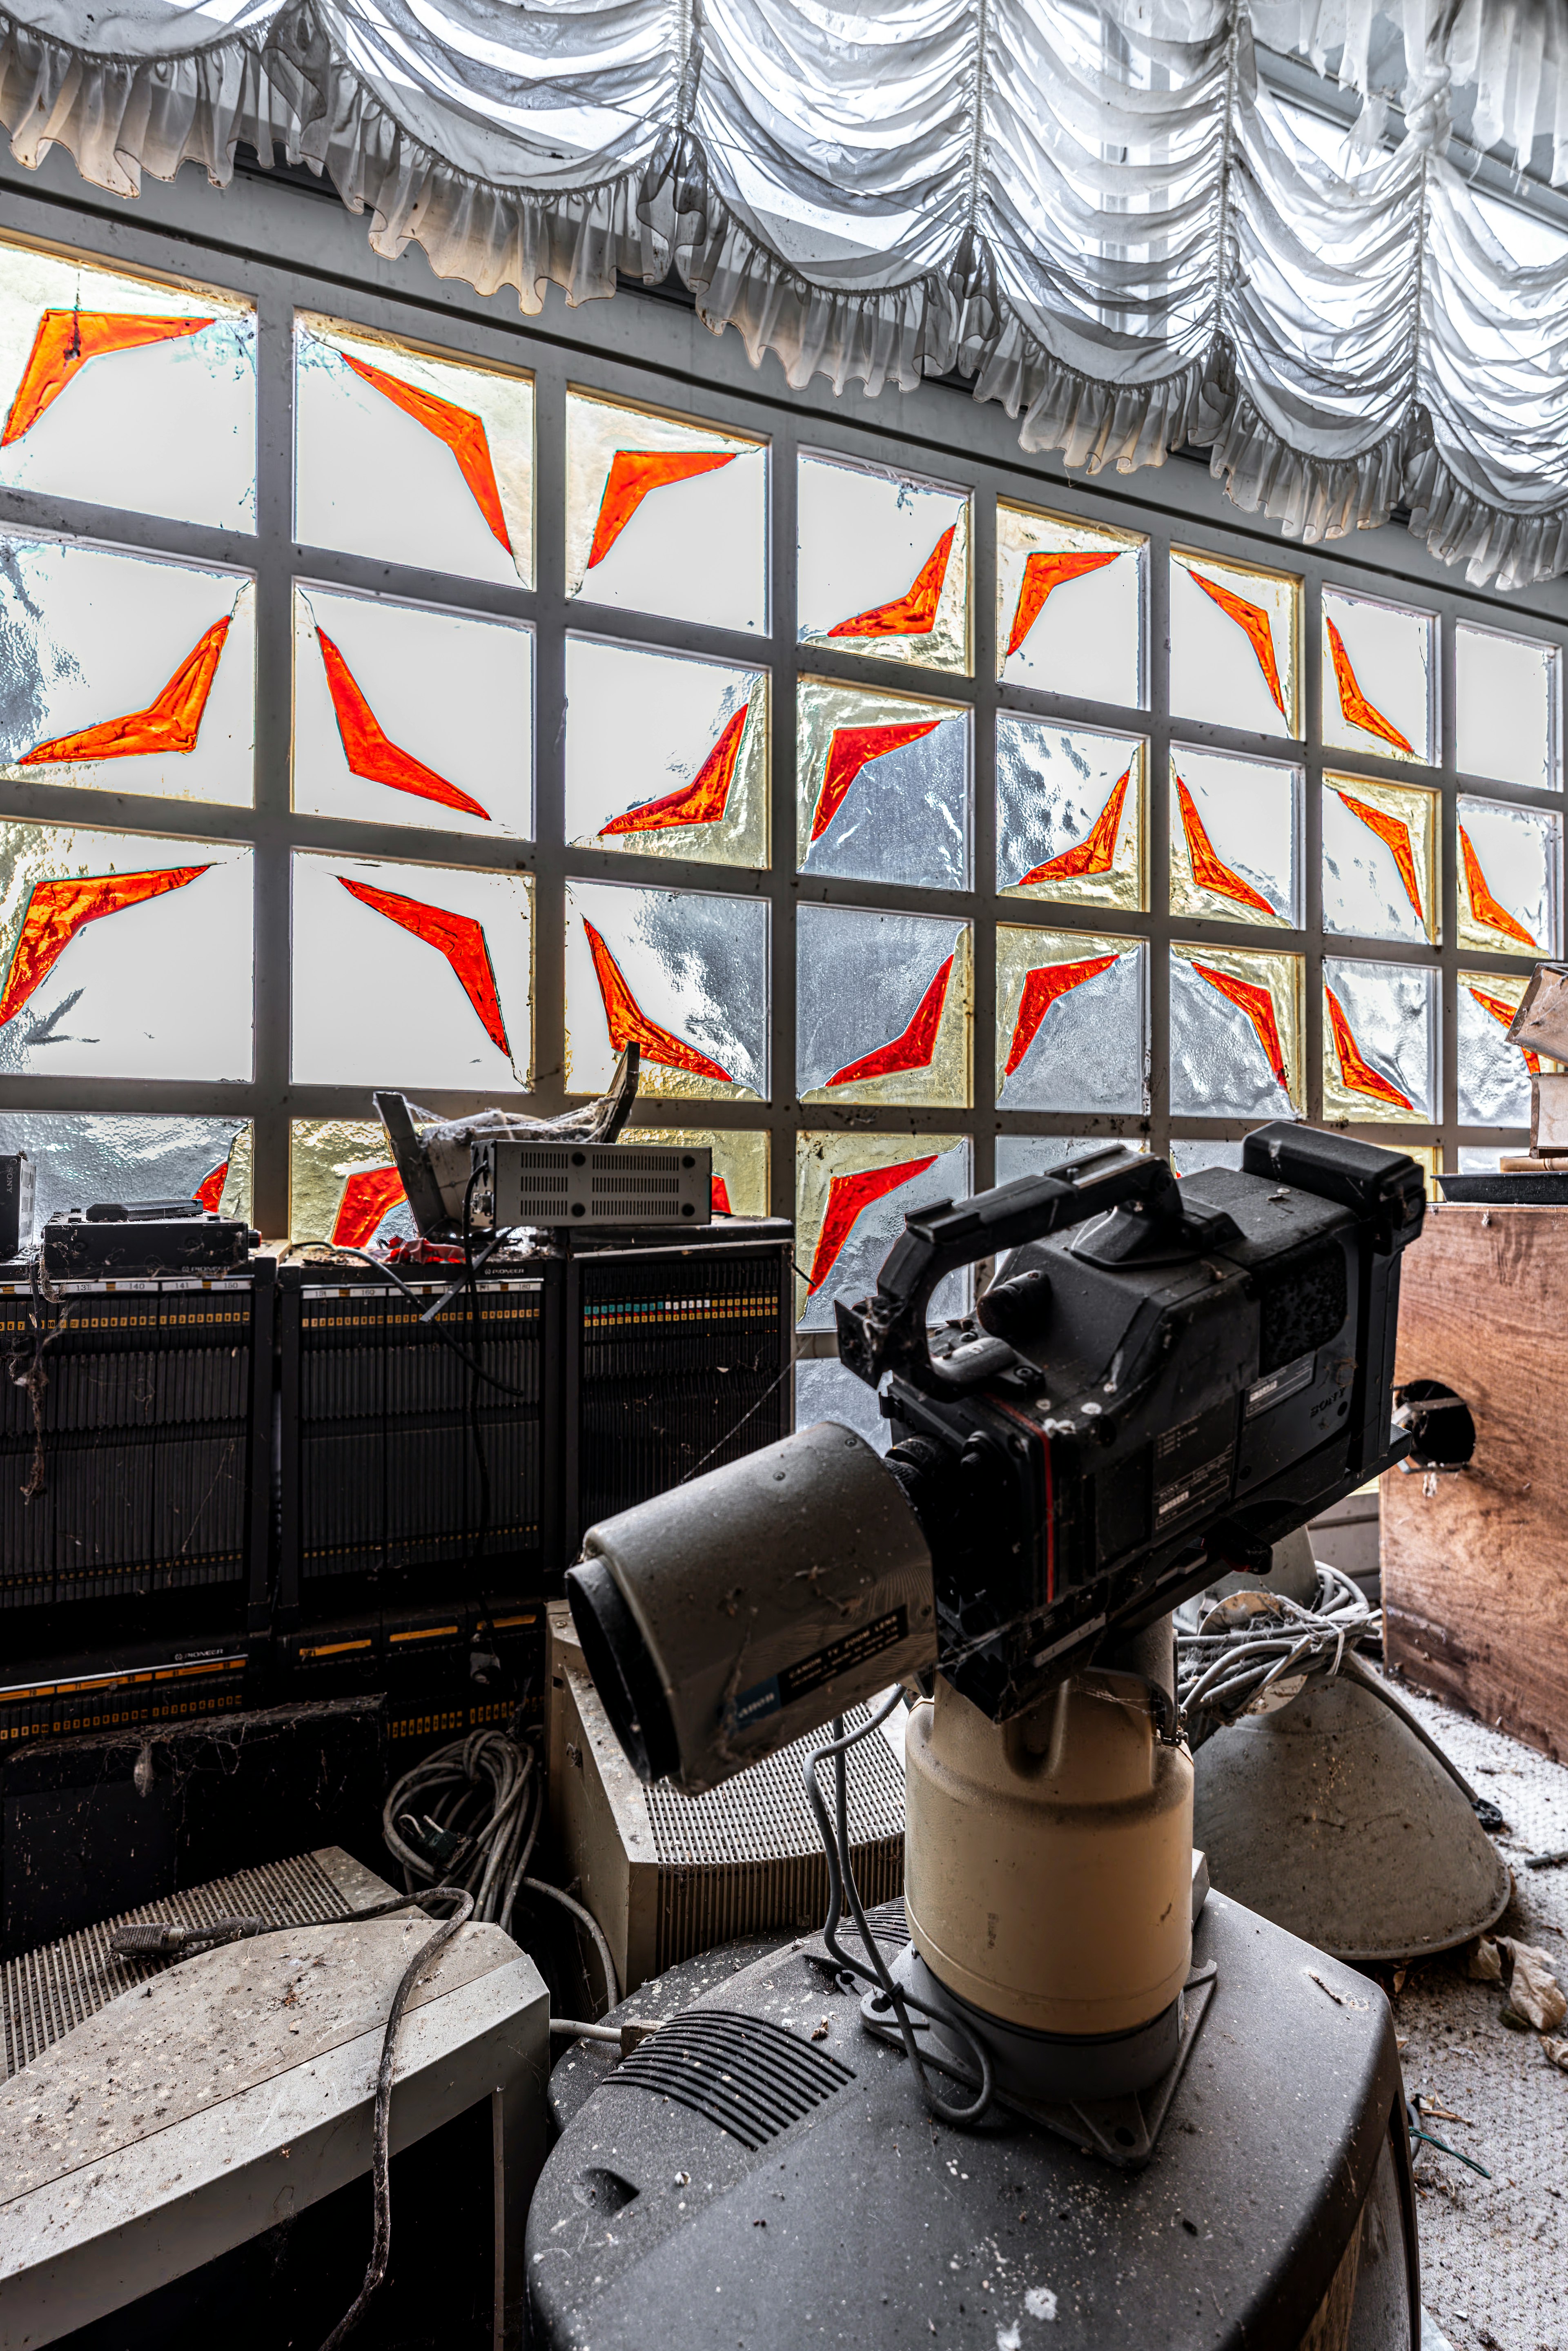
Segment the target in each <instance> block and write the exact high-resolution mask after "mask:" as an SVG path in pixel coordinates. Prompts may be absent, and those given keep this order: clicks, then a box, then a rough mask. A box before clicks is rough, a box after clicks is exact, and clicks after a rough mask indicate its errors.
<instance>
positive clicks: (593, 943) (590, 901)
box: [566, 882, 768, 1102]
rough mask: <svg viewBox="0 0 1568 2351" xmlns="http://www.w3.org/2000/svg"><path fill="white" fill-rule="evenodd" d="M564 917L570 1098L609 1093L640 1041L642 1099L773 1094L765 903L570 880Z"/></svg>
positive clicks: (746, 1097) (741, 1097)
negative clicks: (625, 1050)
mask: <svg viewBox="0 0 1568 2351" xmlns="http://www.w3.org/2000/svg"><path fill="white" fill-rule="evenodd" d="M566 914H567V925H566V1085H567V1091H568V1092H569V1093H574V1094H596V1093H601V1092H603V1090H604V1088H605V1087H606V1086H607V1085H608V1084H609V1082H610V1079H611V1076H612V1071H614V1067H615V1062H616V1058H617V1056H618V1055H619V1053H620V1052H621V1050H622V1047H623V1046H626V1045H629V1044H632V1043H635V1044H637V1045H640V1046H641V1048H642V1071H643V1073H642V1079H641V1083H640V1089H639V1090H640V1092H643V1093H644V1094H677V1095H696V1096H704V1095H706V1096H707V1097H709V1098H710V1099H717V1100H719V1101H726V1100H733V1101H737V1102H757V1101H759V1100H762V1099H764V1098H765V1097H766V1095H767V1092H768V906H767V903H766V901H765V900H763V899H761V898H726V897H720V896H718V895H717V894H716V893H708V892H707V891H696V890H634V889H629V888H626V887H624V886H623V885H622V883H617V882H574V883H571V884H570V886H569V888H568V890H567V893H566Z"/></svg>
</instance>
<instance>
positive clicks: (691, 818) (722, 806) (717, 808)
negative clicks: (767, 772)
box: [599, 703, 751, 841]
mask: <svg viewBox="0 0 1568 2351" xmlns="http://www.w3.org/2000/svg"><path fill="white" fill-rule="evenodd" d="M750 707H751V705H750V704H749V703H747V704H745V705H743V706H742V707H741V708H740V709H739V710H737V712H736V714H735V716H734V717H733V718H732V719H731V720H730V722H729V724H728V726H726V728H725V730H724V732H723V734H722V735H721V736H720V737H719V738H718V741H717V742H716V744H715V745H714V747H713V749H712V750H711V751H710V752H709V753H708V755H707V758H706V759H705V760H704V761H703V763H702V766H701V767H700V768H698V769H697V771H696V774H695V776H694V777H693V778H692V779H691V782H690V783H689V784H683V785H682V786H681V788H680V789H679V790H678V791H674V792H666V793H665V795H664V799H660V800H644V801H643V805H642V807H641V808H634V809H628V810H627V811H626V813H625V815H624V816H615V817H612V818H611V820H610V822H609V823H608V824H606V825H601V828H600V832H599V838H600V840H601V841H604V840H606V839H608V838H609V836H610V835H611V834H612V833H627V832H664V831H668V830H669V829H670V827H671V826H673V825H677V824H716V823H717V822H718V820H719V819H720V817H721V816H723V814H724V812H725V810H726V808H727V806H728V805H729V788H730V786H731V784H732V783H734V781H735V767H736V761H737V759H738V758H739V757H740V738H741V737H742V736H743V735H744V734H745V732H746V719H747V711H749V709H750Z"/></svg>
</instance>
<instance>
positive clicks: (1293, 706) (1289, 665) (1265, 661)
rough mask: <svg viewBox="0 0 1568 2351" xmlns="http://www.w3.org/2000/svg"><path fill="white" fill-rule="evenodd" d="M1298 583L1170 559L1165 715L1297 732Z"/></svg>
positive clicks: (1213, 560) (1202, 558)
mask: <svg viewBox="0 0 1568 2351" xmlns="http://www.w3.org/2000/svg"><path fill="white" fill-rule="evenodd" d="M1300 638H1301V581H1300V580H1295V579H1292V578H1291V577H1289V576H1288V575H1285V574H1281V573H1280V572H1277V571H1260V570H1258V569H1254V568H1253V566H1251V565H1250V564H1240V563H1222V562H1220V561H1219V560H1218V558H1217V557H1215V556H1211V555H1173V556H1172V557H1171V709H1172V711H1173V713H1174V714H1175V715H1176V716H1177V717H1178V718H1206V719H1208V720H1209V721H1211V722H1212V723H1213V724H1214V725H1217V726H1239V727H1244V728H1245V729H1246V730H1247V731H1248V732H1249V733H1250V734H1255V735H1291V736H1299V735H1300V734H1301V719H1300V716H1299V713H1300V688H1299V684H1298V677H1297V669H1298V663H1297V646H1298V644H1299V643H1300Z"/></svg>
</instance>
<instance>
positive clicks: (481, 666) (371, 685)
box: [294, 588, 534, 838]
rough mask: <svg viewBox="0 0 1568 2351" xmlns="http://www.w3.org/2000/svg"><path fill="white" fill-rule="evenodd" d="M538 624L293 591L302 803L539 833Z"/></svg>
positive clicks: (374, 817)
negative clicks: (536, 766) (535, 829)
mask: <svg viewBox="0 0 1568 2351" xmlns="http://www.w3.org/2000/svg"><path fill="white" fill-rule="evenodd" d="M533 667H534V641H533V632H532V631H531V630H529V629H527V628H523V627H521V626H519V625H517V623H515V622H506V621H487V620H478V619H475V618H472V617H470V616H468V615H466V614H462V613H457V612H444V611H431V610H429V609H428V608H426V607H423V606H421V605H417V604H401V603H394V602H392V600H391V599H390V598H388V597H382V596H345V595H340V594H339V593H338V592H337V591H336V590H332V589H327V588H296V590H295V591H294V805H295V807H296V808H297V809H302V810H308V812H309V813H310V814H312V815H316V816H346V817H355V818H359V819H361V820H363V821H364V822H366V823H369V824H409V825H421V826H423V827H426V828H428V829H435V830H439V831H443V832H475V833H484V834H507V835H520V836H523V837H524V838H526V837H527V835H528V832H529V831H531V829H532V820H533V735H534V728H533V716H534V713H533V699H534V696H533Z"/></svg>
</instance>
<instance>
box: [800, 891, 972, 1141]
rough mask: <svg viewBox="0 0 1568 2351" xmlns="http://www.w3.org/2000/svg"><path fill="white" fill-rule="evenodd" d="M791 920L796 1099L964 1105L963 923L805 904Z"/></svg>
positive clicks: (967, 1010)
mask: <svg viewBox="0 0 1568 2351" xmlns="http://www.w3.org/2000/svg"><path fill="white" fill-rule="evenodd" d="M797 925H798V926H797V930H796V941H797V950H796V953H797V962H796V977H795V1084H796V1089H797V1092H798V1093H799V1095H800V1100H801V1101H802V1102H841V1103H848V1102H881V1103H883V1104H889V1103H898V1104H901V1105H904V1104H909V1105H914V1104H922V1105H925V1106H928V1107H935V1108H941V1109H948V1108H964V1107H967V1103H968V1100H969V1083H970V1080H969V1038H970V1021H971V1019H972V1002H971V998H972V989H971V980H970V968H971V966H970V946H969V928H968V925H967V923H956V922H949V921H946V920H944V918H943V917H942V916H940V915H932V914H871V913H866V912H862V910H861V909H859V908H858V907H851V906H802V907H801V908H800V913H799V915H798V917H797Z"/></svg>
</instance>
